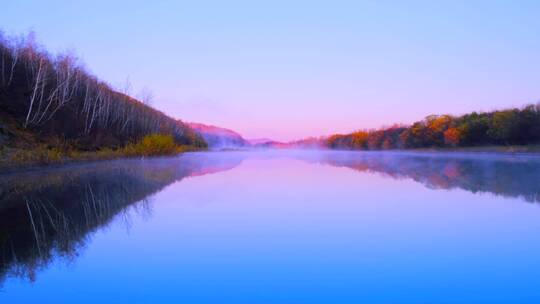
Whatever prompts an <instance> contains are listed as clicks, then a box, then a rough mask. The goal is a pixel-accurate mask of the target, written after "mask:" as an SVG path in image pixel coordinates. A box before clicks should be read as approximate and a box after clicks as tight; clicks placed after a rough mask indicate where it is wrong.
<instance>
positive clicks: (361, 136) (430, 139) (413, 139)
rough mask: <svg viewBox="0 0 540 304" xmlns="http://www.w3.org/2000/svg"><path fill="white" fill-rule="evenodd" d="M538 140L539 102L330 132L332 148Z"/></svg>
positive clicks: (433, 145) (430, 146) (487, 143)
mask: <svg viewBox="0 0 540 304" xmlns="http://www.w3.org/2000/svg"><path fill="white" fill-rule="evenodd" d="M538 143H540V104H536V105H528V106H525V107H523V108H520V109H518V108H513V109H507V110H502V111H493V112H485V113H477V112H473V113H470V114H466V115H463V116H457V117H456V116H451V115H431V116H428V117H426V118H425V119H424V120H422V121H417V122H415V123H413V124H412V125H410V126H402V125H394V126H392V127H389V128H382V129H379V130H360V131H357V132H354V133H351V134H346V135H340V134H336V135H332V136H330V137H329V138H328V139H327V140H326V145H327V146H328V147H329V148H332V149H355V150H356V149H358V150H387V149H415V148H438V147H440V148H442V147H474V146H507V145H529V144H538Z"/></svg>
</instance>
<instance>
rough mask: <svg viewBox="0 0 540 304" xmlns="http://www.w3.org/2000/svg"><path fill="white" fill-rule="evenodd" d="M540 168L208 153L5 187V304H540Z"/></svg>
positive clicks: (1, 206)
mask: <svg viewBox="0 0 540 304" xmlns="http://www.w3.org/2000/svg"><path fill="white" fill-rule="evenodd" d="M539 202H540V158H536V157H526V156H519V157H516V156H500V155H499V156H497V155H440V154H403V153H369V152H363V153H362V152H359V153H354V152H295V151H290V152H216V153H212V152H208V153H191V154H185V155H183V156H180V157H177V158H163V159H151V160H148V159H147V160H125V161H112V162H101V163H97V164H84V165H76V166H70V167H64V168H56V169H48V170H43V171H34V172H27V173H19V174H10V175H5V174H4V175H0V303H49V302H50V303H107V302H112V303H119V302H123V303H195V304H196V303H246V304H247V303H249V304H252V303H332V304H335V303H540V288H539V286H540V208H539V204H538V203H539Z"/></svg>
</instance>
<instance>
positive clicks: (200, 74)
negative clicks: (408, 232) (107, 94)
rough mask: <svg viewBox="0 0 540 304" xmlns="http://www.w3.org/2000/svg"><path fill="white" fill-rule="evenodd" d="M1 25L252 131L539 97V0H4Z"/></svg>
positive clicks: (331, 126) (404, 116) (344, 127)
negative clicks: (72, 53) (32, 34)
mask: <svg viewBox="0 0 540 304" xmlns="http://www.w3.org/2000/svg"><path fill="white" fill-rule="evenodd" d="M3 2H5V3H2V5H1V8H2V9H1V10H0V29H2V30H3V31H4V32H6V33H7V34H21V33H27V32H29V31H34V32H35V33H36V36H37V39H38V41H39V42H41V44H43V45H44V46H45V47H46V48H47V49H48V50H50V51H51V52H52V53H57V52H65V51H70V52H75V53H76V54H77V55H78V57H79V58H80V59H81V61H82V62H84V64H85V66H86V67H87V68H88V69H89V70H90V71H91V72H92V73H94V74H95V75H96V76H98V77H99V78H100V79H102V80H105V81H107V82H108V83H110V84H111V85H113V86H114V87H116V88H125V87H126V83H130V84H131V92H132V94H134V95H136V94H138V93H139V92H142V91H143V90H151V91H152V92H153V95H154V100H153V102H152V106H154V107H155V108H157V109H159V110H161V111H163V112H165V113H167V114H168V115H170V116H172V117H175V118H179V119H182V120H184V121H190V122H191V121H193V122H202V123H206V124H212V125H217V126H222V127H227V128H230V129H233V130H235V131H237V132H239V133H241V134H242V135H244V137H246V138H273V139H276V140H282V141H287V140H293V139H299V138H304V137H308V136H320V135H328V134H332V133H346V132H351V131H354V130H357V129H362V128H378V127H382V126H385V125H390V124H393V123H405V124H407V123H411V122H414V121H417V120H420V119H422V118H424V117H425V116H427V115H430V114H445V113H448V114H454V115H459V114H464V113H466V112H470V111H488V110H493V109H500V108H506V107H514V106H522V105H524V104H527V103H535V102H537V101H538V100H540V56H539V54H540V35H539V32H540V18H538V16H540V1H497V0H491V1H384V0H381V1H315V0H309V1H279V0H274V1H234V0H231V1H204V0H200V1H101V0H97V1H56V0H48V1H37V0H36V1H26V0H6V1H3Z"/></svg>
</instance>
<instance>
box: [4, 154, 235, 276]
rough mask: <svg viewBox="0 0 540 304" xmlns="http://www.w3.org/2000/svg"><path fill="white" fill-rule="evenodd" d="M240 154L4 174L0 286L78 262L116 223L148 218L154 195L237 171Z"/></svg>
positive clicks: (113, 162)
mask: <svg viewBox="0 0 540 304" xmlns="http://www.w3.org/2000/svg"><path fill="white" fill-rule="evenodd" d="M241 161H242V158H241V156H240V155H236V154H232V153H229V154H221V155H219V156H216V154H204V153H194V154H187V155H184V156H181V157H177V158H162V159H148V160H120V161H110V162H99V163H92V164H84V165H73V166H69V167H62V168H56V169H46V170H41V171H35V172H27V173H20V174H10V175H3V176H0V282H3V281H4V280H5V278H6V277H25V278H28V279H29V280H32V281H33V280H35V278H36V273H37V272H38V271H39V270H40V269H42V268H44V267H46V266H47V265H48V264H49V263H51V262H52V261H53V260H54V259H57V258H63V259H66V260H71V259H74V258H75V257H77V255H78V254H79V253H80V252H81V250H82V249H83V248H84V247H85V244H86V243H87V242H88V240H89V239H90V238H91V236H92V234H93V232H95V231H97V230H99V229H101V228H103V227H105V226H106V225H108V224H109V223H111V222H112V220H113V219H114V218H117V217H119V216H120V217H122V220H124V221H125V222H129V215H130V214H132V213H133V212H137V213H139V214H141V213H142V214H143V215H144V214H149V213H150V212H151V208H150V204H149V202H148V200H147V198H148V197H149V196H151V195H152V194H154V193H157V192H159V191H160V190H161V189H163V188H164V187H166V186H167V185H169V184H171V183H173V182H176V181H180V180H182V179H184V178H186V177H190V176H195V175H202V174H209V173H214V172H219V171H223V170H228V169H231V168H233V167H235V166H237V165H238V164H240V162H241Z"/></svg>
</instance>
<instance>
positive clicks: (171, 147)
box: [0, 134, 201, 168]
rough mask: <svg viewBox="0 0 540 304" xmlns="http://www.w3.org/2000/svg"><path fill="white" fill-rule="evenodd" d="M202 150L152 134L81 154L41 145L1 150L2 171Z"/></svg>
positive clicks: (171, 138) (165, 136)
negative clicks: (114, 147)
mask: <svg viewBox="0 0 540 304" xmlns="http://www.w3.org/2000/svg"><path fill="white" fill-rule="evenodd" d="M196 150H201V149H200V148H197V147H192V146H183V145H177V144H176V143H175V142H174V138H173V137H172V136H170V135H162V134H152V135H147V136H145V137H143V138H142V139H141V140H140V141H138V142H136V143H132V144H128V145H127V146H125V147H122V148H119V149H112V148H103V149H100V150H97V151H80V150H75V149H73V148H70V147H68V146H63V147H62V148H58V147H50V146H46V145H39V146H36V147H33V148H32V149H20V148H18V149H16V148H5V147H0V168H19V167H30V166H43V165H51V164H61V163H67V162H73V161H94V160H107V159H116V158H124V157H141V156H145V157H150V156H165V155H176V154H179V153H183V152H188V151H196Z"/></svg>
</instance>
